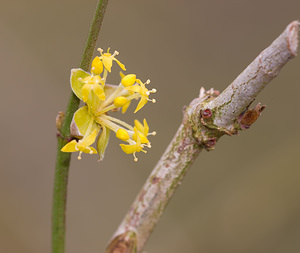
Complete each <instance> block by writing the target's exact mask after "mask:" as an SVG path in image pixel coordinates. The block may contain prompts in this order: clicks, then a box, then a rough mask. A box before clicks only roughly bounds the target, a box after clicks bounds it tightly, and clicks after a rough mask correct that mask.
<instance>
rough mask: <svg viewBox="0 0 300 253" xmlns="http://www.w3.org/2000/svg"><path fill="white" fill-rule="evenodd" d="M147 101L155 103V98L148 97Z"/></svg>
mask: <svg viewBox="0 0 300 253" xmlns="http://www.w3.org/2000/svg"><path fill="white" fill-rule="evenodd" d="M147 100H148V101H150V102H152V103H153V104H155V103H156V100H155V99H154V98H153V99H150V98H147Z"/></svg>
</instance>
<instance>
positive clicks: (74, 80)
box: [70, 69, 90, 100]
mask: <svg viewBox="0 0 300 253" xmlns="http://www.w3.org/2000/svg"><path fill="white" fill-rule="evenodd" d="M87 76H90V74H89V73H88V72H85V71H83V70H82V69H72V70H71V78H70V82H71V88H72V90H73V92H74V93H75V95H76V96H77V97H78V98H79V99H81V100H82V91H81V90H82V87H83V85H84V83H83V82H82V81H81V80H80V79H81V78H82V79H83V78H85V77H87ZM78 78H79V80H78Z"/></svg>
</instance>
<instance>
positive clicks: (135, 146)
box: [120, 127, 147, 162]
mask: <svg viewBox="0 0 300 253" xmlns="http://www.w3.org/2000/svg"><path fill="white" fill-rule="evenodd" d="M134 132H135V133H136V135H137V140H136V142H135V141H132V140H128V142H130V144H120V146H121V148H122V150H123V151H124V152H125V153H126V154H133V157H134V161H135V162H137V161H138V159H137V157H136V156H135V154H136V152H141V151H142V152H144V153H147V151H146V150H143V147H144V145H143V144H142V142H141V138H140V136H139V134H138V130H137V128H136V127H134Z"/></svg>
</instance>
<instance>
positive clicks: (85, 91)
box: [81, 83, 91, 102]
mask: <svg viewBox="0 0 300 253" xmlns="http://www.w3.org/2000/svg"><path fill="white" fill-rule="evenodd" d="M90 92H91V85H90V84H88V83H86V84H85V85H83V87H82V89H81V94H82V100H83V102H86V101H87V100H88V98H89V94H90Z"/></svg>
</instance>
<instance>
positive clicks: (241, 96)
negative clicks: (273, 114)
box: [106, 21, 300, 253]
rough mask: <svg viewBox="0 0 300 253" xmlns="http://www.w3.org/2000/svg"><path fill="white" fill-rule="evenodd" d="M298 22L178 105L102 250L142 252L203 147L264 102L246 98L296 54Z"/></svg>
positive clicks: (243, 123) (245, 121) (247, 120)
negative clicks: (160, 149)
mask: <svg viewBox="0 0 300 253" xmlns="http://www.w3.org/2000/svg"><path fill="white" fill-rule="evenodd" d="M299 24H300V23H299V22H298V21H293V22H292V23H290V24H289V25H288V26H287V27H286V29H285V30H284V32H283V33H282V34H281V35H280V36H279V37H278V38H277V39H276V40H274V42H273V43H272V44H271V45H270V46H269V47H267V48H266V49H265V50H264V51H262V52H261V53H260V54H259V55H258V56H257V57H256V59H255V60H254V61H253V62H252V63H251V64H250V65H249V66H248V67H247V68H246V69H245V70H244V71H243V72H242V73H241V74H240V75H239V76H238V77H237V78H236V79H235V80H234V81H233V82H232V83H231V84H230V85H229V86H228V87H227V88H226V89H225V90H224V91H223V92H222V93H221V94H220V95H218V92H217V91H214V90H213V89H211V90H209V91H207V92H205V91H204V89H203V88H201V90H200V95H199V97H198V98H196V99H194V100H193V101H192V102H191V103H190V105H189V106H187V107H186V108H184V117H183V122H182V124H181V125H180V126H179V129H178V131H177V133H176V134H175V136H174V138H173V140H172V141H171V143H170V144H169V146H168V148H167V150H166V151H165V153H164V154H163V155H162V157H161V159H160V160H159V161H158V163H157V165H156V166H155V168H154V169H153V171H152V173H151V174H150V176H149V177H148V179H147V181H146V183H145V185H144V186H143V187H142V189H141V191H140V193H139V194H138V196H137V197H136V199H135V201H134V202H133V204H132V205H131V207H130V209H129V211H128V213H127V214H126V216H125V218H124V220H123V221H122V223H121V224H120V226H119V228H118V229H117V231H116V232H115V235H114V236H113V238H112V240H111V241H110V243H109V244H108V246H107V249H106V253H117V252H118V253H119V252H124V253H125V252H127V253H130V252H138V253H140V252H142V250H143V247H144V245H145V243H146V241H147V239H148V237H149V235H150V234H151V232H152V230H153V229H154V227H155V225H156V223H157V222H158V220H159V218H160V216H161V215H162V213H163V211H164V209H165V207H166V205H167V203H168V201H169V200H170V198H171V197H172V195H173V193H174V191H175V189H176V188H177V187H178V186H179V185H180V183H181V181H182V180H183V178H184V176H185V174H186V172H187V170H188V169H189V168H190V167H191V165H192V163H193V162H194V161H195V159H196V158H197V156H198V154H199V153H200V151H201V150H202V149H203V148H205V149H207V150H211V149H213V148H214V146H215V144H216V142H217V140H218V139H219V138H220V137H221V136H222V135H224V134H229V135H232V134H236V133H237V131H238V130H244V129H247V128H248V127H250V125H251V124H253V123H254V122H255V120H256V119H257V118H258V116H259V115H260V113H261V111H262V110H263V109H264V106H261V105H260V104H258V105H257V106H256V107H255V108H253V109H251V110H249V109H248V108H249V106H250V104H251V103H252V102H253V101H254V100H255V98H256V96H257V95H258V93H259V92H261V91H262V89H263V88H264V87H265V86H266V85H267V84H268V83H269V82H270V81H271V80H272V79H273V78H274V77H276V76H277V75H278V73H279V71H280V69H281V68H282V67H283V66H284V65H285V64H286V63H287V62H288V61H289V60H290V59H292V58H294V57H295V56H296V55H297V48H298V31H299Z"/></svg>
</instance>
